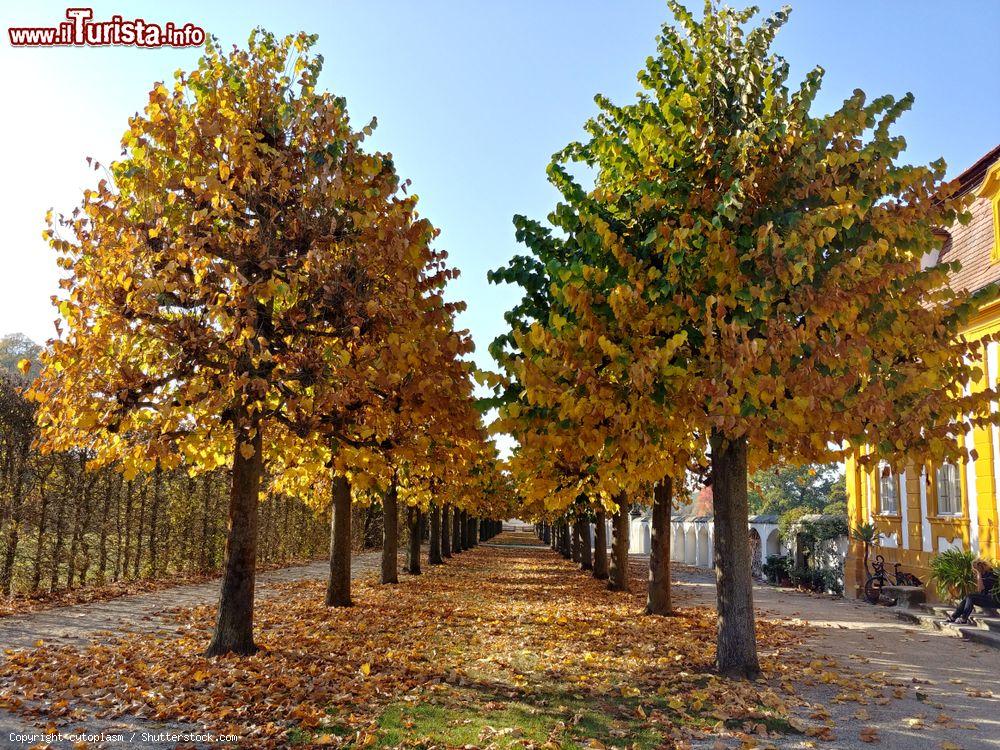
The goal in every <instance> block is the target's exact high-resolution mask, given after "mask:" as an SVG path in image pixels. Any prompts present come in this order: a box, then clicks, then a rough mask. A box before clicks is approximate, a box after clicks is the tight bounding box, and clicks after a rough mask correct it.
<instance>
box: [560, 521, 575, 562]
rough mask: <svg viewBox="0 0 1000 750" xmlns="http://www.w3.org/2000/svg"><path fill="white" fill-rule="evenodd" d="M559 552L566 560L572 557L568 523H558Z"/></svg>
mask: <svg viewBox="0 0 1000 750" xmlns="http://www.w3.org/2000/svg"><path fill="white" fill-rule="evenodd" d="M559 552H560V554H561V555H562V556H563V557H565V558H566V559H567V560H569V559H571V558H572V557H573V545H572V540H571V539H570V533H569V522H568V521H561V522H560V523H559Z"/></svg>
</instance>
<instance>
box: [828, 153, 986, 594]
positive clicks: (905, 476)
mask: <svg viewBox="0 0 1000 750" xmlns="http://www.w3.org/2000/svg"><path fill="white" fill-rule="evenodd" d="M958 179H959V181H960V183H961V186H962V187H961V190H962V191H963V192H967V193H971V194H972V195H974V196H975V198H974V201H973V203H972V205H971V207H970V211H971V213H972V220H971V221H970V222H969V223H968V224H966V225H964V226H962V225H960V224H956V225H955V226H953V227H950V228H949V229H948V230H947V232H943V234H944V235H946V236H945V237H944V242H943V244H942V247H941V250H940V253H933V254H931V255H930V256H929V257H928V258H925V259H924V263H928V264H932V263H937V262H939V261H941V262H944V261H955V260H957V261H960V262H961V264H962V267H961V270H959V271H957V272H955V273H953V274H952V277H951V279H950V283H951V285H952V287H953V288H955V289H956V290H959V291H966V292H975V291H978V290H980V289H983V288H984V287H986V286H988V285H992V284H997V285H998V287H1000V146H997V147H996V148H994V149H993V150H992V151H990V152H989V153H988V154H986V155H985V156H984V157H983V158H981V159H980V160H979V161H977V162H976V163H975V164H973V165H972V166H971V167H969V169H967V170H966V171H965V172H963V173H962V174H961V175H960V176H959V178H958ZM998 331H1000V293H998V295H996V296H995V297H992V298H991V299H990V301H989V302H987V303H985V304H984V305H983V306H982V307H981V308H980V310H979V312H978V313H977V314H976V316H975V318H974V319H973V320H972V321H971V322H970V325H969V328H968V329H967V330H966V331H965V335H966V336H967V337H969V339H970V340H972V339H980V338H982V337H983V336H986V335H987V334H992V333H996V332H998ZM983 357H984V360H985V369H986V375H987V378H986V379H985V380H984V381H980V383H979V384H978V387H979V388H983V387H985V385H986V383H987V382H988V384H989V386H990V387H994V386H995V385H996V384H997V381H998V379H1000V344H998V343H997V342H990V343H989V344H987V345H986V346H984V347H983ZM967 387H968V386H967ZM972 387H973V388H975V387H977V386H976V385H973V386H972ZM996 408H997V405H996V404H994V409H996ZM963 439H964V440H965V441H966V444H968V443H972V444H973V445H974V446H975V449H976V454H977V457H976V459H975V460H974V461H969V462H968V463H967V464H962V465H953V464H943V465H927V466H914V465H912V464H911V465H910V466H908V467H907V469H906V471H902V472H900V473H898V474H896V473H890V472H888V471H887V470H886V468H885V467H884V466H872V467H864V466H861V465H859V464H858V463H857V461H855V460H850V459H849V460H848V462H847V494H848V516H849V518H850V525H851V528H856V527H857V526H858V525H860V524H862V523H868V522H874V523H875V524H876V526H877V527H878V530H879V532H880V533H881V535H882V537H881V541H880V546H881V550H880V553H881V554H882V555H884V556H885V560H886V568H887V570H888V571H890V572H891V571H892V564H893V563H897V562H898V563H901V564H902V568H901V569H902V570H905V571H907V572H910V573H914V574H915V575H917V577H919V578H920V579H921V580H922V581H924V582H925V583H927V582H928V581H929V579H930V568H929V566H930V561H931V559H932V558H933V557H934V555H935V554H937V553H938V552H942V551H944V550H946V549H951V548H959V549H963V550H971V551H972V552H974V553H976V554H977V555H980V556H983V557H986V558H988V559H991V560H1000V533H998V532H1000V529H998V524H1000V486H998V483H1000V428H997V427H987V428H976V429H975V430H973V431H972V432H970V433H969V434H968V435H966V436H964V438H963ZM862 558H863V547H862V545H861V544H860V543H858V542H854V541H852V542H851V548H850V551H849V553H848V556H847V563H846V570H845V579H846V581H853V582H854V583H855V584H856V588H855V589H854V592H855V594H856V595H859V596H860V594H861V589H862V587H863V586H864V582H865V570H864V564H863V560H862ZM846 588H847V590H848V591H851V586H850V584H848V585H847V587H846ZM932 589H933V587H929V589H928V594H929V595H932V594H933V590H932Z"/></svg>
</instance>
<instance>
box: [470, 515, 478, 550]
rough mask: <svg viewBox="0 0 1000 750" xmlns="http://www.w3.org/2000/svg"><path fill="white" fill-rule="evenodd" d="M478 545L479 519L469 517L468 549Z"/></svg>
mask: <svg viewBox="0 0 1000 750" xmlns="http://www.w3.org/2000/svg"><path fill="white" fill-rule="evenodd" d="M478 545H479V519H478V518H476V517H475V516H470V517H469V548H470V549H471V548H472V547H476V546H478Z"/></svg>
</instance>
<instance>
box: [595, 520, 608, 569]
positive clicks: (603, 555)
mask: <svg viewBox="0 0 1000 750" xmlns="http://www.w3.org/2000/svg"><path fill="white" fill-rule="evenodd" d="M594 578H596V579H597V580H599V581H606V580H608V514H607V512H605V510H604V508H599V509H598V511H597V517H596V519H595V521H594Z"/></svg>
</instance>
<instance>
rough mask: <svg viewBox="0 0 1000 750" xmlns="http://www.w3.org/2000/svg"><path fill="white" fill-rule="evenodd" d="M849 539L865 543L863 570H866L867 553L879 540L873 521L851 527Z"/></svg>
mask: <svg viewBox="0 0 1000 750" xmlns="http://www.w3.org/2000/svg"><path fill="white" fill-rule="evenodd" d="M851 539H854V540H855V541H858V542H861V543H862V544H864V545H865V570H868V554H869V552H870V551H871V548H872V547H874V546H875V545H876V544H878V540H879V533H878V527H877V526H876V525H875V524H873V523H863V524H861V525H860V526H858V527H857V528H854V529H851Z"/></svg>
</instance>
